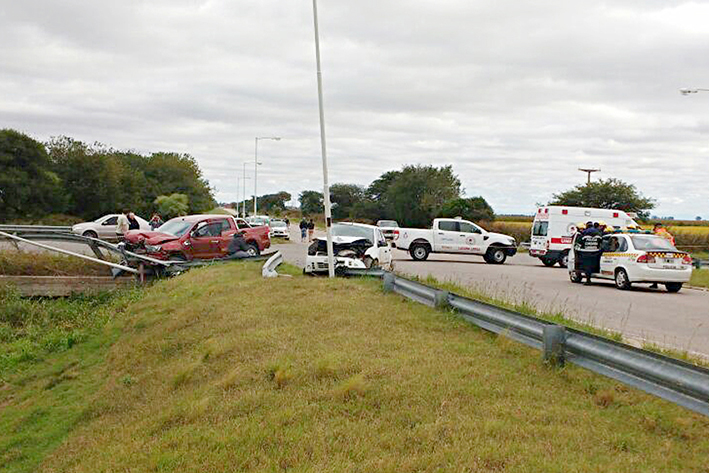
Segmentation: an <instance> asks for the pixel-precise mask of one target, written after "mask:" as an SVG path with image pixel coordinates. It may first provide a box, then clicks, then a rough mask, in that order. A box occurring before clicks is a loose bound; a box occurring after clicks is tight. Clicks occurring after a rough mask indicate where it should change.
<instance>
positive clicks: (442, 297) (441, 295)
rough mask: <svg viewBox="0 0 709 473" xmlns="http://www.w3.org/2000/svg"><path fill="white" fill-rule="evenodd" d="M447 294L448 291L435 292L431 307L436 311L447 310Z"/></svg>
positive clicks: (448, 304)
mask: <svg viewBox="0 0 709 473" xmlns="http://www.w3.org/2000/svg"><path fill="white" fill-rule="evenodd" d="M448 294H449V292H448V291H436V296H435V298H434V299H433V305H434V307H435V308H436V309H447V308H448V307H449V306H450V303H449V302H448Z"/></svg>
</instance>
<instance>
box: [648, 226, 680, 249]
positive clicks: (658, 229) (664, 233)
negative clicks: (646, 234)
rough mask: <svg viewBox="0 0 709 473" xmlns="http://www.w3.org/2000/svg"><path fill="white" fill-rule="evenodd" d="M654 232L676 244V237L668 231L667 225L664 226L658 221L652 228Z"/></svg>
mask: <svg viewBox="0 0 709 473" xmlns="http://www.w3.org/2000/svg"><path fill="white" fill-rule="evenodd" d="M652 233H654V234H655V235H657V236H659V237H662V238H664V239H665V240H669V241H670V243H672V246H674V245H675V237H673V236H672V234H671V233H670V232H668V231H667V229H666V228H665V227H663V226H662V224H661V223H656V224H655V226H654V227H653V229H652Z"/></svg>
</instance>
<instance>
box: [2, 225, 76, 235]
mask: <svg viewBox="0 0 709 473" xmlns="http://www.w3.org/2000/svg"><path fill="white" fill-rule="evenodd" d="M0 231H2V232H7V233H16V232H31V233H45V232H50V233H57V232H58V233H69V232H71V227H66V226H52V225H0Z"/></svg>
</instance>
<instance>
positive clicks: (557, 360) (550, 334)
mask: <svg viewBox="0 0 709 473" xmlns="http://www.w3.org/2000/svg"><path fill="white" fill-rule="evenodd" d="M542 341H543V342H544V361H545V362H546V363H549V364H550V365H551V366H559V367H561V366H564V347H565V345H566V327H562V326H561V325H545V326H544V332H543V334H542Z"/></svg>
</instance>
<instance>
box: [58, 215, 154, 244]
mask: <svg viewBox="0 0 709 473" xmlns="http://www.w3.org/2000/svg"><path fill="white" fill-rule="evenodd" d="M118 215H119V214H108V215H104V216H103V217H100V218H97V219H96V220H94V221H93V222H83V223H77V224H76V225H74V226H73V227H71V232H72V233H76V234H77V235H82V236H85V237H91V238H100V239H102V240H115V239H116V223H118ZM135 218H136V219H137V220H138V223H139V224H140V229H141V230H146V231H149V230H150V229H151V228H150V224H149V223H148V222H147V221H146V220H144V219H142V218H140V217H138V216H137V215H136V216H135Z"/></svg>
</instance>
